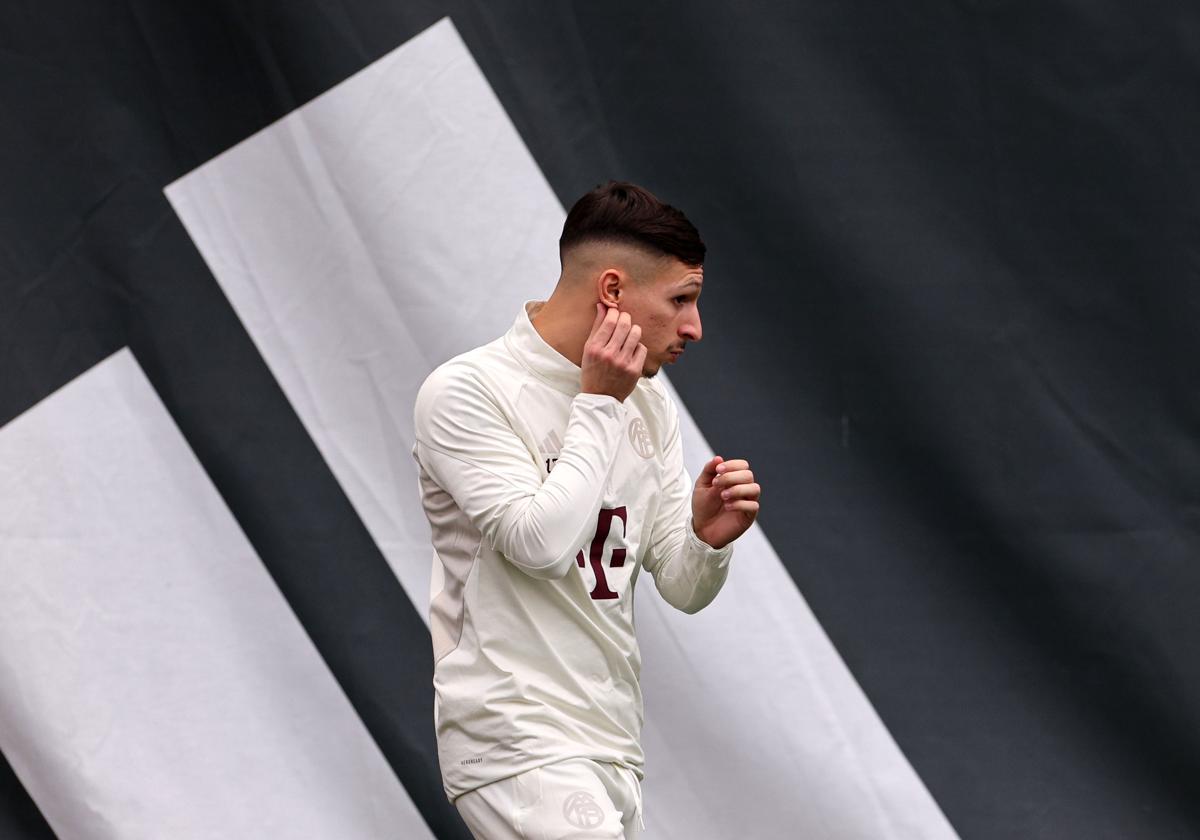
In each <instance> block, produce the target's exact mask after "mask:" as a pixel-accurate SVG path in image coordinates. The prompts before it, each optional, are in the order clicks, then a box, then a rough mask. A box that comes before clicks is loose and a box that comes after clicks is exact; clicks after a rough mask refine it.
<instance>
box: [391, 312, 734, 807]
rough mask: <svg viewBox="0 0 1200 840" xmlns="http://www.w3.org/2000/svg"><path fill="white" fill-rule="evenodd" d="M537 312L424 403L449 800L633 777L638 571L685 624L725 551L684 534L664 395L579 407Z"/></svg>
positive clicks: (643, 389)
mask: <svg viewBox="0 0 1200 840" xmlns="http://www.w3.org/2000/svg"><path fill="white" fill-rule="evenodd" d="M539 305H540V303H538V302H530V303H527V304H526V305H525V307H524V308H523V309H522V310H521V312H520V313H519V314H518V316H517V319H516V322H515V323H514V324H513V326H512V328H511V329H510V330H509V331H508V332H507V333H505V334H504V335H503V336H502V337H500V338H499V339H497V340H495V341H493V342H491V343H490V344H486V345H484V346H483V347H479V348H476V349H475V350H472V351H470V352H467V353H464V354H462V355H461V356H457V357H455V358H453V359H451V360H450V361H448V362H446V363H445V364H443V365H441V366H440V367H439V368H437V369H436V370H435V371H434V372H433V373H431V374H430V375H429V378H428V379H426V380H425V383H424V385H422V387H421V390H420V393H419V394H418V396H417V402H416V408H415V418H414V419H415V433H416V435H415V436H416V444H415V446H414V448H413V456H414V457H415V458H416V460H417V463H418V465H419V476H420V489H421V499H422V504H423V505H424V508H425V513H426V516H427V517H428V519H429V524H430V528H431V530H432V537H433V547H434V551H435V558H434V568H433V585H432V599H431V602H430V630H431V633H432V636H433V649H434V662H435V665H434V688H435V692H436V697H435V710H434V711H435V720H436V726H437V739H438V757H439V760H440V763H441V768H442V778H443V782H444V784H445V788H446V794H447V796H449V797H450V799H454V798H456V797H457V796H459V795H461V794H463V793H466V792H467V791H469V790H473V789H475V788H477V787H479V786H481V785H484V784H488V783H490V782H494V781H496V780H498V779H502V778H505V777H508V776H512V775H514V774H517V773H523V772H525V771H527V770H531V769H533V768H534V767H540V766H543V765H545V764H548V763H550V762H555V761H561V760H563V759H567V758H577V757H582V758H590V759H594V760H596V761H603V762H612V763H615V764H620V765H624V766H626V767H628V768H630V769H632V770H633V771H634V772H635V773H637V774H638V776H639V777H640V776H641V774H642V765H643V755H642V748H641V728H642V695H641V689H640V688H639V685H638V675H639V671H640V667H641V656H640V654H639V652H638V645H637V639H636V638H635V636H634V624H633V594H634V584H635V583H636V581H637V578H638V574H639V572H640V571H641V569H642V568H643V567H644V568H645V569H646V570H647V571H649V572H650V574H651V575H652V576H653V577H654V581H655V584H656V586H657V588H658V591H659V592H660V593H661V594H662V596H663V597H664V598H665V599H666V600H667V601H668V602H669V603H670V604H672V605H673V606H675V607H677V608H679V609H681V610H684V611H685V612H695V611H696V610H698V609H700V608H701V607H704V606H705V605H706V604H708V603H709V602H710V601H711V600H712V599H713V598H714V597H715V596H716V594H717V592H718V590H720V588H721V586H722V584H723V583H724V582H725V578H726V575H727V573H728V568H729V559H730V555H731V553H732V547H731V546H726V547H725V548H723V549H720V550H715V549H713V548H711V547H710V546H708V545H706V544H705V543H704V542H702V541H701V540H700V539H698V538H697V537H696V535H695V532H694V531H693V530H692V526H691V518H690V513H691V494H692V481H691V479H690V478H689V477H688V474H687V471H686V470H685V468H684V465H683V450H682V446H681V443H680V435H679V417H678V414H677V412H676V409H675V405H674V403H673V402H672V400H671V398H670V397H669V396H668V394H667V392H666V390H665V388H664V387H663V385H662V384H661V383H659V382H655V381H654V380H653V379H647V378H642V379H641V380H640V381H639V382H638V384H637V387H636V388H635V389H634V391H633V393H632V394H631V395H630V396H629V397H628V398H626V400H625V401H624V402H623V403H622V402H620V401H618V400H616V399H614V398H612V397H609V396H603V395H597V394H584V393H581V392H580V369H579V367H578V366H577V365H575V364H573V363H572V362H571V361H570V360H568V359H566V358H565V357H563V356H562V355H561V354H559V353H558V352H557V351H556V350H554V349H553V348H552V347H550V346H549V345H548V344H546V342H545V341H544V340H543V339H542V337H541V336H540V335H539V334H538V332H537V330H536V329H535V328H534V327H533V324H532V323H531V322H530V315H531V314H532V313H533V312H536V307H537V306H539Z"/></svg>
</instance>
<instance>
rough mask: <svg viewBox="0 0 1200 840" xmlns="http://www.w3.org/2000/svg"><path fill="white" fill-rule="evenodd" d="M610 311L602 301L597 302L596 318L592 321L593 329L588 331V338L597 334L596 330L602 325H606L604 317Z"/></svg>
mask: <svg viewBox="0 0 1200 840" xmlns="http://www.w3.org/2000/svg"><path fill="white" fill-rule="evenodd" d="M607 312H608V309H607V308H606V307H605V306H604V304H603V303H600V301H596V317H595V318H593V319H592V328H591V329H590V330H588V338H591V337H592V336H594V335H595V334H596V330H598V329H600V325H601V324H603V323H604V316H605V314H606V313H607Z"/></svg>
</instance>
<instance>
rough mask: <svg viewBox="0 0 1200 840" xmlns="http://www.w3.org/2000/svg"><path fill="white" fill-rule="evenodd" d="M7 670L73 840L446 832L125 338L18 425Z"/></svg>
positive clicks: (28, 763) (1, 642) (37, 767)
mask: <svg viewBox="0 0 1200 840" xmlns="http://www.w3.org/2000/svg"><path fill="white" fill-rule="evenodd" d="M0 675H2V676H0V749H3V751H4V754H5V755H6V756H7V757H8V759H9V761H10V762H11V763H12V766H13V769H14V770H15V771H16V773H17V775H18V776H19V777H20V779H21V781H22V782H23V783H24V785H25V787H26V789H27V790H28V791H29V794H30V796H32V797H33V799H34V801H35V802H36V803H37V804H38V807H39V808H40V809H41V811H42V813H43V814H44V815H45V816H46V819H47V821H48V822H49V824H50V826H51V827H52V828H53V829H54V832H55V833H56V834H57V835H58V837H60V838H62V840H72V838H95V840H107V839H108V838H112V840H117V839H118V838H119V840H136V839H137V838H147V840H151V838H154V839H155V840H162V838H170V840H190V838H196V840H200V838H214V837H221V838H226V837H228V838H242V837H264V838H265V837H270V838H295V840H308V838H314V837H337V838H361V840H376V838H378V840H383V838H393V837H415V838H421V837H425V838H429V837H431V836H432V835H431V834H430V832H429V830H428V828H426V826H425V823H424V822H423V820H422V819H421V816H420V815H419V814H418V813H417V811H416V809H415V807H414V806H413V804H412V802H411V801H410V800H409V798H408V795H407V793H406V792H405V790H404V788H403V787H402V786H401V785H400V782H399V781H398V780H397V779H396V776H395V774H394V773H392V771H391V768H390V767H388V765H387V763H386V761H385V760H384V758H383V756H382V754H381V753H380V752H379V749H378V747H377V746H376V745H375V743H374V741H373V740H372V739H371V737H370V736H369V735H368V733H367V731H366V729H365V727H364V726H363V725H362V722H361V721H360V720H359V718H358V717H357V715H356V714H355V712H354V710H353V708H351V706H350V703H349V701H348V700H347V699H346V697H345V696H344V695H343V694H342V692H341V689H340V687H339V686H338V685H337V683H336V681H335V680H334V678H333V675H332V674H331V673H330V672H329V670H328V668H326V666H325V664H324V662H323V661H322V660H321V658H320V656H319V655H318V653H317V651H316V649H315V648H314V647H313V644H312V642H311V641H310V640H309V638H308V636H307V635H306V634H305V632H304V629H303V628H302V627H301V626H300V624H299V622H298V621H297V620H296V617H295V615H293V613H292V612H291V610H290V609H289V608H288V605H287V603H286V602H285V601H284V599H283V596H282V595H281V594H280V592H279V590H278V589H276V588H275V585H274V583H273V581H272V580H271V579H270V577H269V576H268V575H267V572H266V569H265V568H263V565H262V563H261V561H260V560H259V559H258V557H257V556H256V555H255V552H254V549H253V548H251V546H250V544H249V543H248V542H247V541H246V538H245V536H244V535H243V533H242V532H241V530H240V529H239V528H238V525H237V523H236V522H235V521H234V519H233V516H232V515H231V514H230V512H229V510H228V509H227V508H226V507H225V505H224V502H223V501H222V500H221V498H220V496H219V495H218V494H217V491H216V489H215V488H214V487H213V486H212V484H211V483H210V482H209V480H208V477H207V476H206V475H205V474H204V471H203V469H202V468H201V466H200V464H199V462H197V460H196V458H195V456H194V455H193V454H192V452H191V450H190V449H189V448H188V447H187V444H186V443H185V441H184V439H183V436H182V435H181V434H180V432H179V429H178V428H177V427H176V426H175V424H174V422H173V421H172V420H171V418H170V416H169V415H168V414H167V412H166V409H165V408H164V407H163V406H162V404H161V403H160V402H159V400H158V397H157V395H156V394H155V393H154V390H153V388H152V387H151V386H150V383H149V382H147V381H146V378H145V376H144V375H143V374H142V371H141V369H140V368H139V367H138V366H137V363H136V362H135V361H134V359H133V356H132V355H131V354H130V353H129V351H128V350H123V351H121V352H119V353H117V354H115V355H114V356H111V357H109V358H108V359H107V360H105V361H104V362H102V363H101V364H99V365H97V366H96V367H95V368H93V369H92V370H90V371H88V372H87V373H85V374H83V375H82V376H80V377H79V378H78V379H76V380H75V381H73V382H71V383H70V384H68V385H66V386H65V387H63V388H62V389H61V390H59V391H58V392H56V393H55V394H53V395H51V396H50V397H48V398H46V399H45V400H44V401H42V402H41V403H39V404H38V405H37V406H35V407H34V408H32V409H30V410H29V411H27V412H26V413H25V414H23V415H21V416H20V417H18V418H17V419H15V420H13V421H12V422H10V423H8V424H7V425H5V426H4V427H3V428H0Z"/></svg>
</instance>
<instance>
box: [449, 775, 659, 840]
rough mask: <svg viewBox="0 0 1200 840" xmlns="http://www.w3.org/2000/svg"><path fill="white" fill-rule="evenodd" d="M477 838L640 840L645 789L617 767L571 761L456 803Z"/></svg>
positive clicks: (515, 778) (502, 781)
mask: <svg viewBox="0 0 1200 840" xmlns="http://www.w3.org/2000/svg"><path fill="white" fill-rule="evenodd" d="M454 804H455V805H456V806H457V807H458V812H459V813H460V814H462V818H463V820H464V821H465V822H466V823H467V827H468V828H470V829H471V833H472V834H474V835H475V838H476V840H585V838H586V840H592V838H595V840H636V838H637V837H638V835H639V834H640V833H641V829H642V828H643V827H644V826H643V825H642V788H641V784H640V783H639V782H638V778H637V776H636V775H634V773H633V771H632V770H630V769H629V768H627V767H621V766H620V765H617V764H608V763H605V762H599V761H592V760H591V759H589V758H571V759H567V760H566V761H557V762H555V763H554V764H547V765H545V766H543V767H538V768H535V769H533V770H530V771H528V772H526V773H520V774H518V775H516V776H510V777H508V778H507V779H500V780H499V781H497V782H492V783H491V784H488V785H484V786H483V787H479V788H476V789H475V790H472V791H469V792H468V793H464V794H463V795H462V796H460V797H458V798H457V799H455V800H454Z"/></svg>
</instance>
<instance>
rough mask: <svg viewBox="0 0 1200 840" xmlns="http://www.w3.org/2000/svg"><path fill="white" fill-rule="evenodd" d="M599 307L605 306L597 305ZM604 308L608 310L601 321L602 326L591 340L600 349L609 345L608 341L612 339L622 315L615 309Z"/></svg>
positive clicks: (597, 328)
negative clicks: (618, 319)
mask: <svg viewBox="0 0 1200 840" xmlns="http://www.w3.org/2000/svg"><path fill="white" fill-rule="evenodd" d="M597 306H604V305H603V304H597ZM604 308H605V310H606V311H605V313H604V317H603V318H602V319H601V320H600V326H598V327H596V332H594V333H593V334H592V338H591V340H592V342H593V343H594V344H595V345H596V346H598V347H603V346H604V345H606V344H608V340H609V339H610V338H611V337H612V334H613V329H615V328H616V326H617V318H618V317H619V316H620V313H619V312H617V310H616V308H615V307H613V308H609V307H604Z"/></svg>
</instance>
